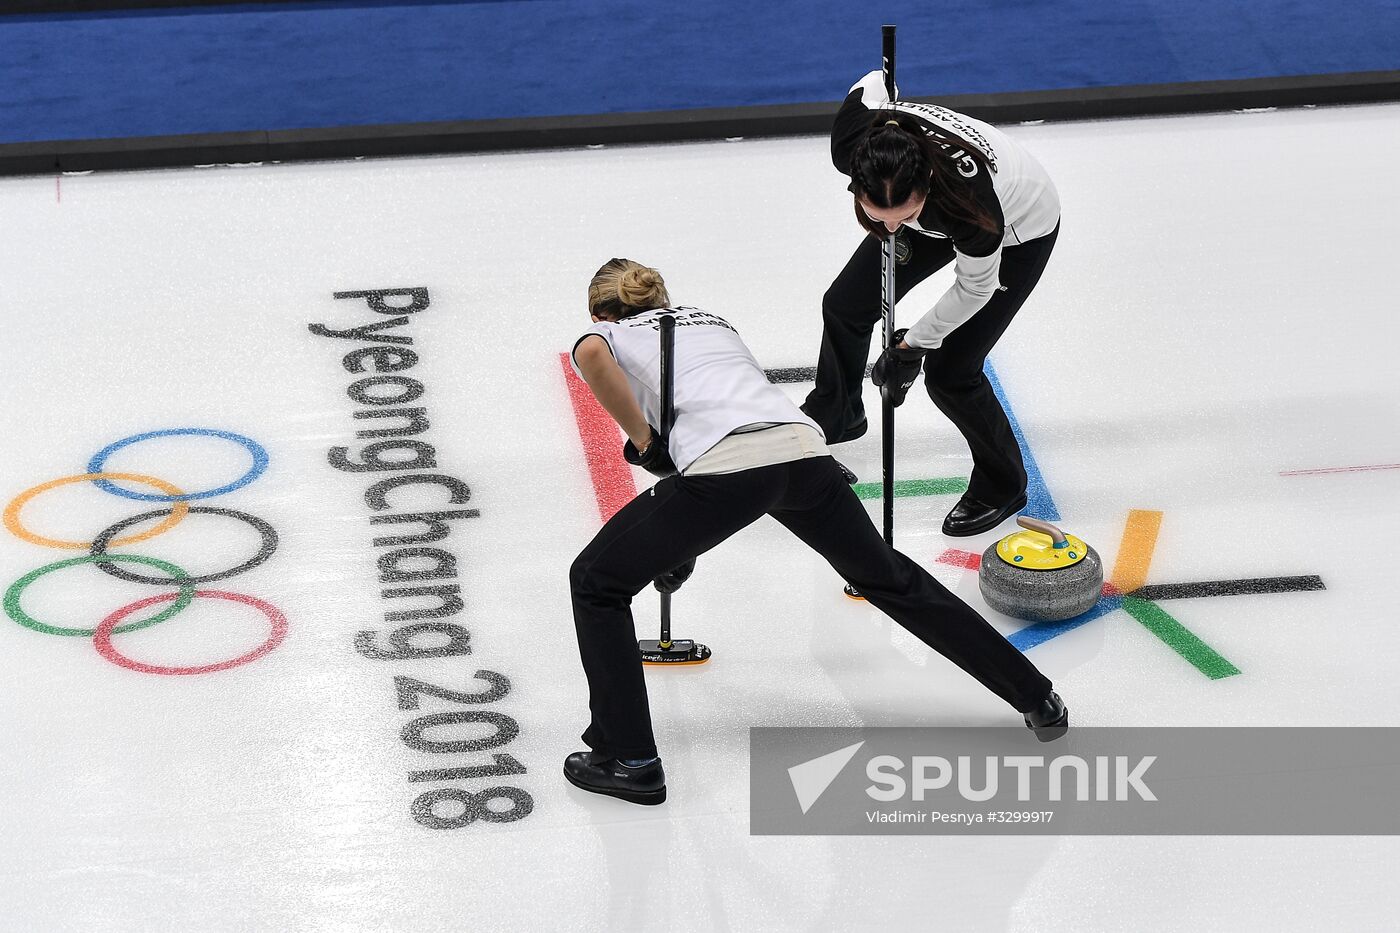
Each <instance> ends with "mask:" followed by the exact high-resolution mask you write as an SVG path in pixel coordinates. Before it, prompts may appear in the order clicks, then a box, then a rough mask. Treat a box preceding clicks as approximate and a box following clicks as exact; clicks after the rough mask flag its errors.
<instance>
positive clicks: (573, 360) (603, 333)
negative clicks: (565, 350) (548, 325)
mask: <svg viewBox="0 0 1400 933" xmlns="http://www.w3.org/2000/svg"><path fill="white" fill-rule="evenodd" d="M595 335H596V336H598V337H602V338H603V340H605V341H607V344H608V352H609V353H611V354H612V355H613V359H617V350H616V348H614V347H613V342H612V333H611V329H610V328H609V326H608V324H607V322H604V321H600V322H598V323H597V324H594V325H593V326H592V327H590V328H588V330H586V331H584V332H583V333H582V334H580V335H579V338H578V339H577V340H575V341H574V345H573V348H572V349H571V350H569V365H570V366H572V367H573V368H574V375H575V376H578V377H579V378H580V379H583V372H582V371H581V370H580V369H579V368H578V358H577V357H575V356H574V353H575V352H576V351H577V350H578V345H579V344H581V343H583V342H584V341H585V340H587V339H588V338H589V337H593V336H595Z"/></svg>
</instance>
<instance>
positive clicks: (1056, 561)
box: [977, 515, 1103, 622]
mask: <svg viewBox="0 0 1400 933" xmlns="http://www.w3.org/2000/svg"><path fill="white" fill-rule="evenodd" d="M1016 523H1017V524H1019V525H1020V526H1021V527H1022V528H1024V529H1026V530H1025V531H1018V532H1015V533H1013V534H1010V535H1007V536H1006V537H1005V538H1002V539H1001V540H1000V541H998V542H997V543H996V544H993V545H992V546H990V547H988V548H987V550H986V551H985V552H984V553H983V554H982V567H981V570H979V571H978V574H977V582H978V586H979V587H980V589H981V590H982V596H983V598H984V599H986V601H987V605H989V606H991V607H992V608H993V609H995V610H997V611H998V612H1002V613H1005V614H1006V615H1009V616H1014V617H1015V618H1018V619H1027V620H1030V621H1032V622H1056V621H1059V620H1061V619H1072V618H1074V617H1075V616H1077V615H1079V614H1080V613H1084V612H1088V611H1089V610H1090V609H1091V608H1093V606H1094V604H1095V603H1096V602H1098V600H1099V595H1100V593H1102V591H1103V561H1102V560H1101V559H1100V558H1099V555H1098V552H1097V551H1095V550H1094V549H1093V548H1091V547H1089V545H1087V544H1085V543H1084V542H1083V541H1082V540H1081V539H1079V538H1076V537H1075V536H1074V535H1066V534H1065V533H1064V532H1062V531H1060V529H1058V528H1056V527H1055V526H1054V525H1052V524H1050V523H1049V522H1043V521H1040V520H1039V519H1035V518H1027V517H1026V516H1024V515H1021V516H1018V517H1017V518H1016Z"/></svg>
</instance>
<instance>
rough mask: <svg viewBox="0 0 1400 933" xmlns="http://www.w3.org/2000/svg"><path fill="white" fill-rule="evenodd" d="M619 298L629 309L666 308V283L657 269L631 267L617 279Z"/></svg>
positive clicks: (638, 266)
mask: <svg viewBox="0 0 1400 933" xmlns="http://www.w3.org/2000/svg"><path fill="white" fill-rule="evenodd" d="M617 297H618V299H619V300H620V301H621V302H622V303H623V304H625V305H627V306H628V307H629V308H648V309H649V308H656V307H664V306H665V305H666V283H665V282H664V281H663V280H662V278H661V273H660V272H657V271H656V270H655V269H651V268H648V267H647V266H643V265H635V266H629V267H628V268H626V269H624V270H623V272H622V274H621V275H619V276H618V277H617Z"/></svg>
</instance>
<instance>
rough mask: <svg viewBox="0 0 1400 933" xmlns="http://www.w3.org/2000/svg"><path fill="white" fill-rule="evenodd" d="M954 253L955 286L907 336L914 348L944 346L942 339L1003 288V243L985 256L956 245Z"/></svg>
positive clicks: (908, 341)
mask: <svg viewBox="0 0 1400 933" xmlns="http://www.w3.org/2000/svg"><path fill="white" fill-rule="evenodd" d="M953 256H954V259H953V271H954V273H955V275H956V279H955V280H954V281H953V287H952V288H950V289H948V290H947V291H946V292H944V293H943V297H941V298H939V299H938V302H937V303H936V304H935V305H934V306H933V308H932V309H931V310H930V311H929V312H928V313H927V314H925V315H924V316H923V317H921V318H919V321H918V323H916V324H915V325H914V326H913V327H911V328H909V332H908V333H907V334H905V335H904V342H905V343H907V344H909V346H911V347H918V348H920V349H923V350H935V349H937V348H938V347H940V346H942V345H943V339H944V338H945V337H947V336H948V335H949V334H951V333H952V332H953V331H954V330H956V329H957V328H958V327H959V325H961V324H963V323H964V322H966V321H967V320H968V319H969V318H971V317H972V316H973V315H974V314H976V313H977V312H978V311H981V310H982V308H983V306H984V305H986V303H987V302H988V301H990V300H991V297H992V296H993V295H995V294H996V292H997V289H998V288H1000V287H1001V280H1000V271H1001V244H999V243H998V244H997V246H996V248H995V249H994V250H993V251H992V252H991V253H990V254H989V255H986V256H972V255H969V254H967V253H965V252H963V251H962V250H961V249H960V248H958V247H957V246H954V247H953Z"/></svg>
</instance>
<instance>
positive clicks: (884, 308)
mask: <svg viewBox="0 0 1400 933" xmlns="http://www.w3.org/2000/svg"><path fill="white" fill-rule="evenodd" d="M880 39H881V46H882V48H881V55H880V67H881V70H882V71H883V72H884V76H885V93H886V96H888V97H889V99H890V100H891V101H893V100H894V27H893V26H881V27H880ZM881 245H882V246H883V249H882V250H881V252H880V314H881V316H882V317H883V318H884V321H885V340H884V345H885V349H887V350H888V349H889V348H890V345H891V343H892V342H893V340H894V296H895V290H894V260H895V250H894V234H890V235H889V236H887V237H885V242H884V243H883V244H881ZM880 484H881V485H880V491H881V499H882V500H883V502H882V503H881V505H882V506H883V507H884V525H885V528H884V531H885V543H886V544H888V545H890V546H893V545H894V401H893V400H892V399H891V398H890V387H889V385H888V383H886V385H885V386H884V387H883V388H882V389H881V390H880Z"/></svg>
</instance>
